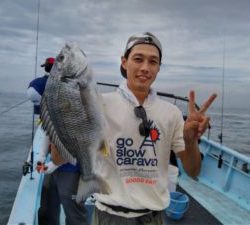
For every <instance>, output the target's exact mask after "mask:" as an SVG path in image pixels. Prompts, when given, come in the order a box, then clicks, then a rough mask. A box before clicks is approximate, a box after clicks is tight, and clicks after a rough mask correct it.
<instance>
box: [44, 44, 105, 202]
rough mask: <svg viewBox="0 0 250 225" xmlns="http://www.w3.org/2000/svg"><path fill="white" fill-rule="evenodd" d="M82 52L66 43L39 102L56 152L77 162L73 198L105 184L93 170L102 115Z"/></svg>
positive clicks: (100, 140)
mask: <svg viewBox="0 0 250 225" xmlns="http://www.w3.org/2000/svg"><path fill="white" fill-rule="evenodd" d="M99 98H100V96H99V95H98V92H97V89H96V86H95V83H94V81H93V79H92V72H91V69H90V68H89V66H88V63H87V59H86V55H85V54H84V52H83V51H82V50H81V49H80V48H79V47H78V46H77V45H76V44H66V45H65V47H64V48H63V49H62V50H61V52H60V53H59V55H58V56H57V58H56V61H55V64H54V66H53V68H52V70H51V74H50V76H49V78H48V81H47V84H46V87H45V91H44V94H43V97H42V102H41V120H42V122H43V128H44V129H45V131H46V132H47V134H48V135H49V137H50V140H51V142H52V143H54V144H55V145H56V147H57V149H58V152H59V153H60V155H61V156H62V157H63V158H64V159H65V160H66V161H68V162H70V163H71V164H73V165H75V164H76V163H79V165H80V170H81V179H82V180H81V181H80V182H79V187H78V192H77V197H76V199H77V201H78V202H80V201H82V200H85V199H86V198H87V197H88V196H89V195H90V194H92V193H94V192H104V193H107V192H108V190H107V189H108V188H107V187H108V186H107V185H106V183H105V182H104V181H103V180H102V179H101V178H100V177H97V176H96V175H95V173H94V167H95V162H96V157H97V154H98V153H99V152H100V148H101V147H102V146H103V143H104V117H103V115H104V114H103V113H102V107H101V104H100V101H99Z"/></svg>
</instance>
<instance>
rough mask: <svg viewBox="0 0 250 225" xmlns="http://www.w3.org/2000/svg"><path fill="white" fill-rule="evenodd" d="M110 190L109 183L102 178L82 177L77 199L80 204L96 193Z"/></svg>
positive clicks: (105, 192) (106, 192) (107, 192)
mask: <svg viewBox="0 0 250 225" xmlns="http://www.w3.org/2000/svg"><path fill="white" fill-rule="evenodd" d="M110 190H111V189H110V187H109V186H108V184H107V183H106V182H105V181H104V180H103V179H101V178H98V177H95V178H94V179H89V180H83V179H82V177H80V179H79V183H78V190H77V194H76V197H75V200H76V202H77V203H78V204H79V203H81V202H83V201H85V200H86V199H87V198H88V197H90V196H91V195H92V194H94V193H104V194H109V193H110V192H111V191H110Z"/></svg>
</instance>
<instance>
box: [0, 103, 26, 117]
mask: <svg viewBox="0 0 250 225" xmlns="http://www.w3.org/2000/svg"><path fill="white" fill-rule="evenodd" d="M27 101H29V99H25V100H23V101H21V102H19V103H17V104H15V105H12V106H11V107H9V108H8V109H6V110H4V111H2V112H0V116H1V115H3V114H4V113H7V112H9V111H10V110H12V109H14V108H17V107H18V106H20V105H22V104H24V103H26V102H27Z"/></svg>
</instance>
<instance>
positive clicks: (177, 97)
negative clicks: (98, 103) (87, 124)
mask: <svg viewBox="0 0 250 225" xmlns="http://www.w3.org/2000/svg"><path fill="white" fill-rule="evenodd" d="M97 84H98V85H103V86H108V87H115V88H117V87H119V85H118V84H110V83H105V82H97ZM157 95H159V96H162V97H167V98H172V99H175V100H181V101H184V102H189V99H188V97H182V96H178V95H174V94H171V93H166V92H160V91H157ZM175 103H176V102H175ZM195 108H196V109H197V110H199V109H200V107H199V105H197V104H196V103H195ZM186 118H187V116H184V119H186ZM210 129H211V125H210V123H209V124H208V136H209V135H210Z"/></svg>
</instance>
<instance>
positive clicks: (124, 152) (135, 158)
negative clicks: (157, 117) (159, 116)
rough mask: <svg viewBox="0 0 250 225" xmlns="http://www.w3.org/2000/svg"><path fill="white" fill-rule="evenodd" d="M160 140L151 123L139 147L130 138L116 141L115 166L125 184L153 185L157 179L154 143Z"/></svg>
mask: <svg viewBox="0 0 250 225" xmlns="http://www.w3.org/2000/svg"><path fill="white" fill-rule="evenodd" d="M159 140H160V131H159V129H158V128H157V127H156V126H155V125H153V123H151V127H150V135H149V136H148V137H144V138H143V139H142V141H141V143H140V145H138V144H135V143H136V142H135V141H134V139H133V138H132V137H128V138H124V137H119V138H117V140H116V164H117V166H118V168H119V171H120V176H121V177H124V178H125V182H126V183H127V184H130V183H144V184H147V185H154V184H155V183H156V178H157V177H158V172H157V171H158V156H157V148H156V142H157V141H159Z"/></svg>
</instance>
